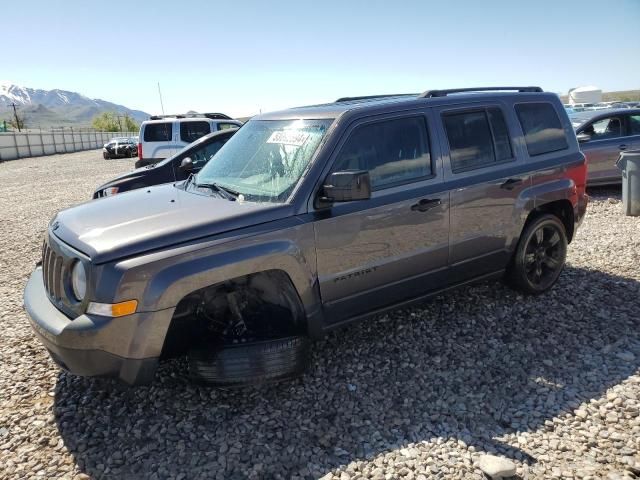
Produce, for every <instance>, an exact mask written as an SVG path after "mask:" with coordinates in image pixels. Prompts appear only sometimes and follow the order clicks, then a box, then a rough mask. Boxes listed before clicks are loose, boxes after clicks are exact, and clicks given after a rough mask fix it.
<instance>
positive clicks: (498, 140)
mask: <svg viewBox="0 0 640 480" xmlns="http://www.w3.org/2000/svg"><path fill="white" fill-rule="evenodd" d="M443 120H444V127H445V130H446V132H447V139H448V140H449V152H450V157H451V170H452V171H453V172H456V173H457V172H462V171H466V170H473V169H475V168H482V167H486V166H490V165H492V164H494V163H499V162H504V161H507V160H510V159H512V158H513V153H512V151H511V142H510V140H509V131H508V130H507V124H506V122H505V120H504V115H503V113H502V111H501V110H500V109H499V108H496V107H491V108H487V109H486V110H473V111H468V112H461V113H447V114H445V115H444V118H443Z"/></svg>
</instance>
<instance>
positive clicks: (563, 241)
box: [506, 214, 568, 295]
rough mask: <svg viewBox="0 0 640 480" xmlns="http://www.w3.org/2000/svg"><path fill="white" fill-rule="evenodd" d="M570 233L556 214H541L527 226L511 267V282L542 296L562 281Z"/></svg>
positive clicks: (509, 278) (521, 236) (508, 273)
mask: <svg viewBox="0 0 640 480" xmlns="http://www.w3.org/2000/svg"><path fill="white" fill-rule="evenodd" d="M567 244H568V241H567V232H566V230H565V227H564V224H563V223H562V222H561V221H560V219H559V218H558V217H556V216H555V215H548V214H547V215H541V216H540V217H537V218H535V219H534V220H533V221H532V222H531V223H529V224H528V225H526V226H525V228H524V230H523V232H522V235H520V240H519V241H518V247H517V248H516V251H515V253H514V254H513V258H512V260H511V263H510V264H509V267H508V268H507V275H506V280H507V283H508V284H509V285H510V286H511V287H513V288H515V289H517V290H520V291H521V292H523V293H528V294H531V295H539V294H541V293H543V292H546V291H547V290H549V289H550V288H551V287H552V286H553V285H554V284H555V283H556V281H557V280H558V277H559V276H560V273H562V269H563V268H564V264H565V260H566V256H567Z"/></svg>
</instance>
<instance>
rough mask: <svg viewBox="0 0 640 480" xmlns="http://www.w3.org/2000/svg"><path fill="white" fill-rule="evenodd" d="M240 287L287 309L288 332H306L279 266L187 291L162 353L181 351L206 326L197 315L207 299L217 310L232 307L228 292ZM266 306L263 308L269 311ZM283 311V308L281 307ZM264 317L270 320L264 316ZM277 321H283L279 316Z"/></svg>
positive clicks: (294, 294) (257, 298)
mask: <svg viewBox="0 0 640 480" xmlns="http://www.w3.org/2000/svg"><path fill="white" fill-rule="evenodd" d="M240 291H242V293H243V296H245V297H247V298H249V299H250V300H253V301H255V302H256V303H260V304H263V305H265V306H272V307H274V306H275V307H279V308H280V309H285V310H286V311H287V312H289V313H290V319H288V323H290V330H289V332H290V333H292V334H294V333H295V334H302V335H307V334H308V328H309V327H308V323H307V315H306V313H305V308H304V305H303V302H302V299H301V298H300V295H299V294H298V291H297V290H296V288H295V286H294V284H293V281H292V280H291V277H290V276H289V274H288V273H287V272H286V271H284V270H281V269H269V270H263V271H260V272H255V273H250V274H246V275H240V276H238V277H234V278H230V279H227V280H223V281H221V282H218V283H214V284H211V285H207V286H204V287H201V288H199V289H196V290H194V291H191V292H189V293H187V294H186V295H185V296H184V297H183V298H181V299H180V301H179V302H178V304H177V306H176V308H175V310H174V312H173V315H172V318H171V321H170V323H169V327H168V329H167V334H166V335H165V339H164V344H163V348H162V356H163V357H171V356H175V355H178V354H181V353H184V352H185V351H186V349H188V348H189V347H191V346H193V344H195V343H197V341H198V338H199V335H200V334H201V333H202V332H201V329H202V328H203V327H206V325H205V323H206V322H204V323H203V320H202V319H201V318H199V317H200V315H199V311H200V310H199V309H200V308H201V306H203V305H205V304H206V303H207V302H210V303H215V310H216V311H228V310H232V308H231V305H230V303H231V302H230V300H229V299H230V296H232V295H234V294H235V293H237V292H240ZM269 311H270V310H269V309H268V308H266V309H265V312H269ZM280 311H282V310H280ZM267 317H268V314H267V313H265V321H272V319H271V318H267ZM278 321H282V319H281V318H278Z"/></svg>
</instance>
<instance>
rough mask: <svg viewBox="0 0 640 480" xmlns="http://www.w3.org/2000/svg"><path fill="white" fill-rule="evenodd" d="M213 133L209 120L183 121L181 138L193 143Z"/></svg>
mask: <svg viewBox="0 0 640 480" xmlns="http://www.w3.org/2000/svg"><path fill="white" fill-rule="evenodd" d="M209 133H211V127H210V125H209V122H181V123H180V139H181V140H182V141H183V142H187V143H191V142H195V141H196V140H198V139H199V138H200V137H204V136H205V135H208V134H209Z"/></svg>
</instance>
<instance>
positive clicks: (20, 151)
mask: <svg viewBox="0 0 640 480" xmlns="http://www.w3.org/2000/svg"><path fill="white" fill-rule="evenodd" d="M136 135H138V132H97V131H95V130H93V129H88V128H84V129H81V128H72V127H69V128H63V127H61V128H52V129H50V130H24V131H22V132H6V133H0V162H3V161H6V160H17V159H19V158H27V157H39V156H42V155H54V154H56V153H71V152H80V151H82V150H93V149H96V148H102V146H103V145H104V144H105V143H107V142H108V141H109V140H110V139H112V138H113V137H134V136H136Z"/></svg>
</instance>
